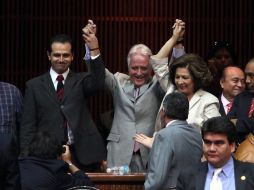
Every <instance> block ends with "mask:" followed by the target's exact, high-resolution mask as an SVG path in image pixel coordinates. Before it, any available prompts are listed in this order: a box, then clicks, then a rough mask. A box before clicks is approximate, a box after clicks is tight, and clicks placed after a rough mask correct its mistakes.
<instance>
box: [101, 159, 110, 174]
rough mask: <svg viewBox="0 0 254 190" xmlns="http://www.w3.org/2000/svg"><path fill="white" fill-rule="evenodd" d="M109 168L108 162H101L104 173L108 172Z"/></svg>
mask: <svg viewBox="0 0 254 190" xmlns="http://www.w3.org/2000/svg"><path fill="white" fill-rule="evenodd" d="M107 167H108V163H107V161H106V160H102V161H101V165H100V169H101V171H102V172H106V170H107Z"/></svg>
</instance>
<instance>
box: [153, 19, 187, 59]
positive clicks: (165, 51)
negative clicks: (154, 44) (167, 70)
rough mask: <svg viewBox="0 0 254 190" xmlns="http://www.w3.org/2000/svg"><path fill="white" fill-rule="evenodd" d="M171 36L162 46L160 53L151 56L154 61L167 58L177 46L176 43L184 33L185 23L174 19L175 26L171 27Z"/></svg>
mask: <svg viewBox="0 0 254 190" xmlns="http://www.w3.org/2000/svg"><path fill="white" fill-rule="evenodd" d="M173 29H174V30H173V35H172V36H171V38H170V39H169V40H168V41H167V42H166V43H165V44H164V45H163V46H162V48H161V49H160V51H159V52H158V53H157V54H156V55H153V57H154V58H156V59H163V58H166V57H168V55H169V54H170V53H171V51H172V49H173V47H174V46H175V45H176V44H177V42H178V41H180V40H182V39H183V35H184V31H185V23H184V22H183V21H182V20H180V19H176V22H175V24H174V25H173Z"/></svg>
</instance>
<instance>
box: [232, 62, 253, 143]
mask: <svg viewBox="0 0 254 190" xmlns="http://www.w3.org/2000/svg"><path fill="white" fill-rule="evenodd" d="M244 73H245V77H246V78H245V82H246V87H247V89H246V90H245V91H243V92H242V93H240V94H239V95H237V96H236V97H235V99H234V102H233V106H232V108H231V110H230V112H229V113H228V115H227V116H228V117H229V118H230V119H231V121H232V122H233V123H234V124H235V125H236V129H237V132H238V142H239V143H241V142H242V141H243V140H244V139H245V136H246V135H247V134H249V133H250V132H251V133H254V116H253V111H254V99H253V98H254V58H252V59H251V60H250V61H249V62H248V63H247V65H246V66H245V70H244Z"/></svg>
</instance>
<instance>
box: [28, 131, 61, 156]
mask: <svg viewBox="0 0 254 190" xmlns="http://www.w3.org/2000/svg"><path fill="white" fill-rule="evenodd" d="M28 151H29V153H28V155H29V156H34V157H37V158H40V159H57V157H58V156H60V155H61V154H62V153H63V147H62V145H61V143H60V142H59V141H58V140H57V138H56V136H55V135H53V134H50V133H48V132H46V131H39V132H38V133H36V135H35V136H34V138H33V139H32V142H31V143H30V145H29V148H28Z"/></svg>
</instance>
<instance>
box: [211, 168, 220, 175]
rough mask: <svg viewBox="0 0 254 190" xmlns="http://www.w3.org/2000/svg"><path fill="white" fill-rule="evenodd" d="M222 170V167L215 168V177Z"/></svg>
mask: <svg viewBox="0 0 254 190" xmlns="http://www.w3.org/2000/svg"><path fill="white" fill-rule="evenodd" d="M221 171H222V169H221V168H217V169H215V170H214V172H213V176H214V177H218V175H219V174H220V173H221Z"/></svg>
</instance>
